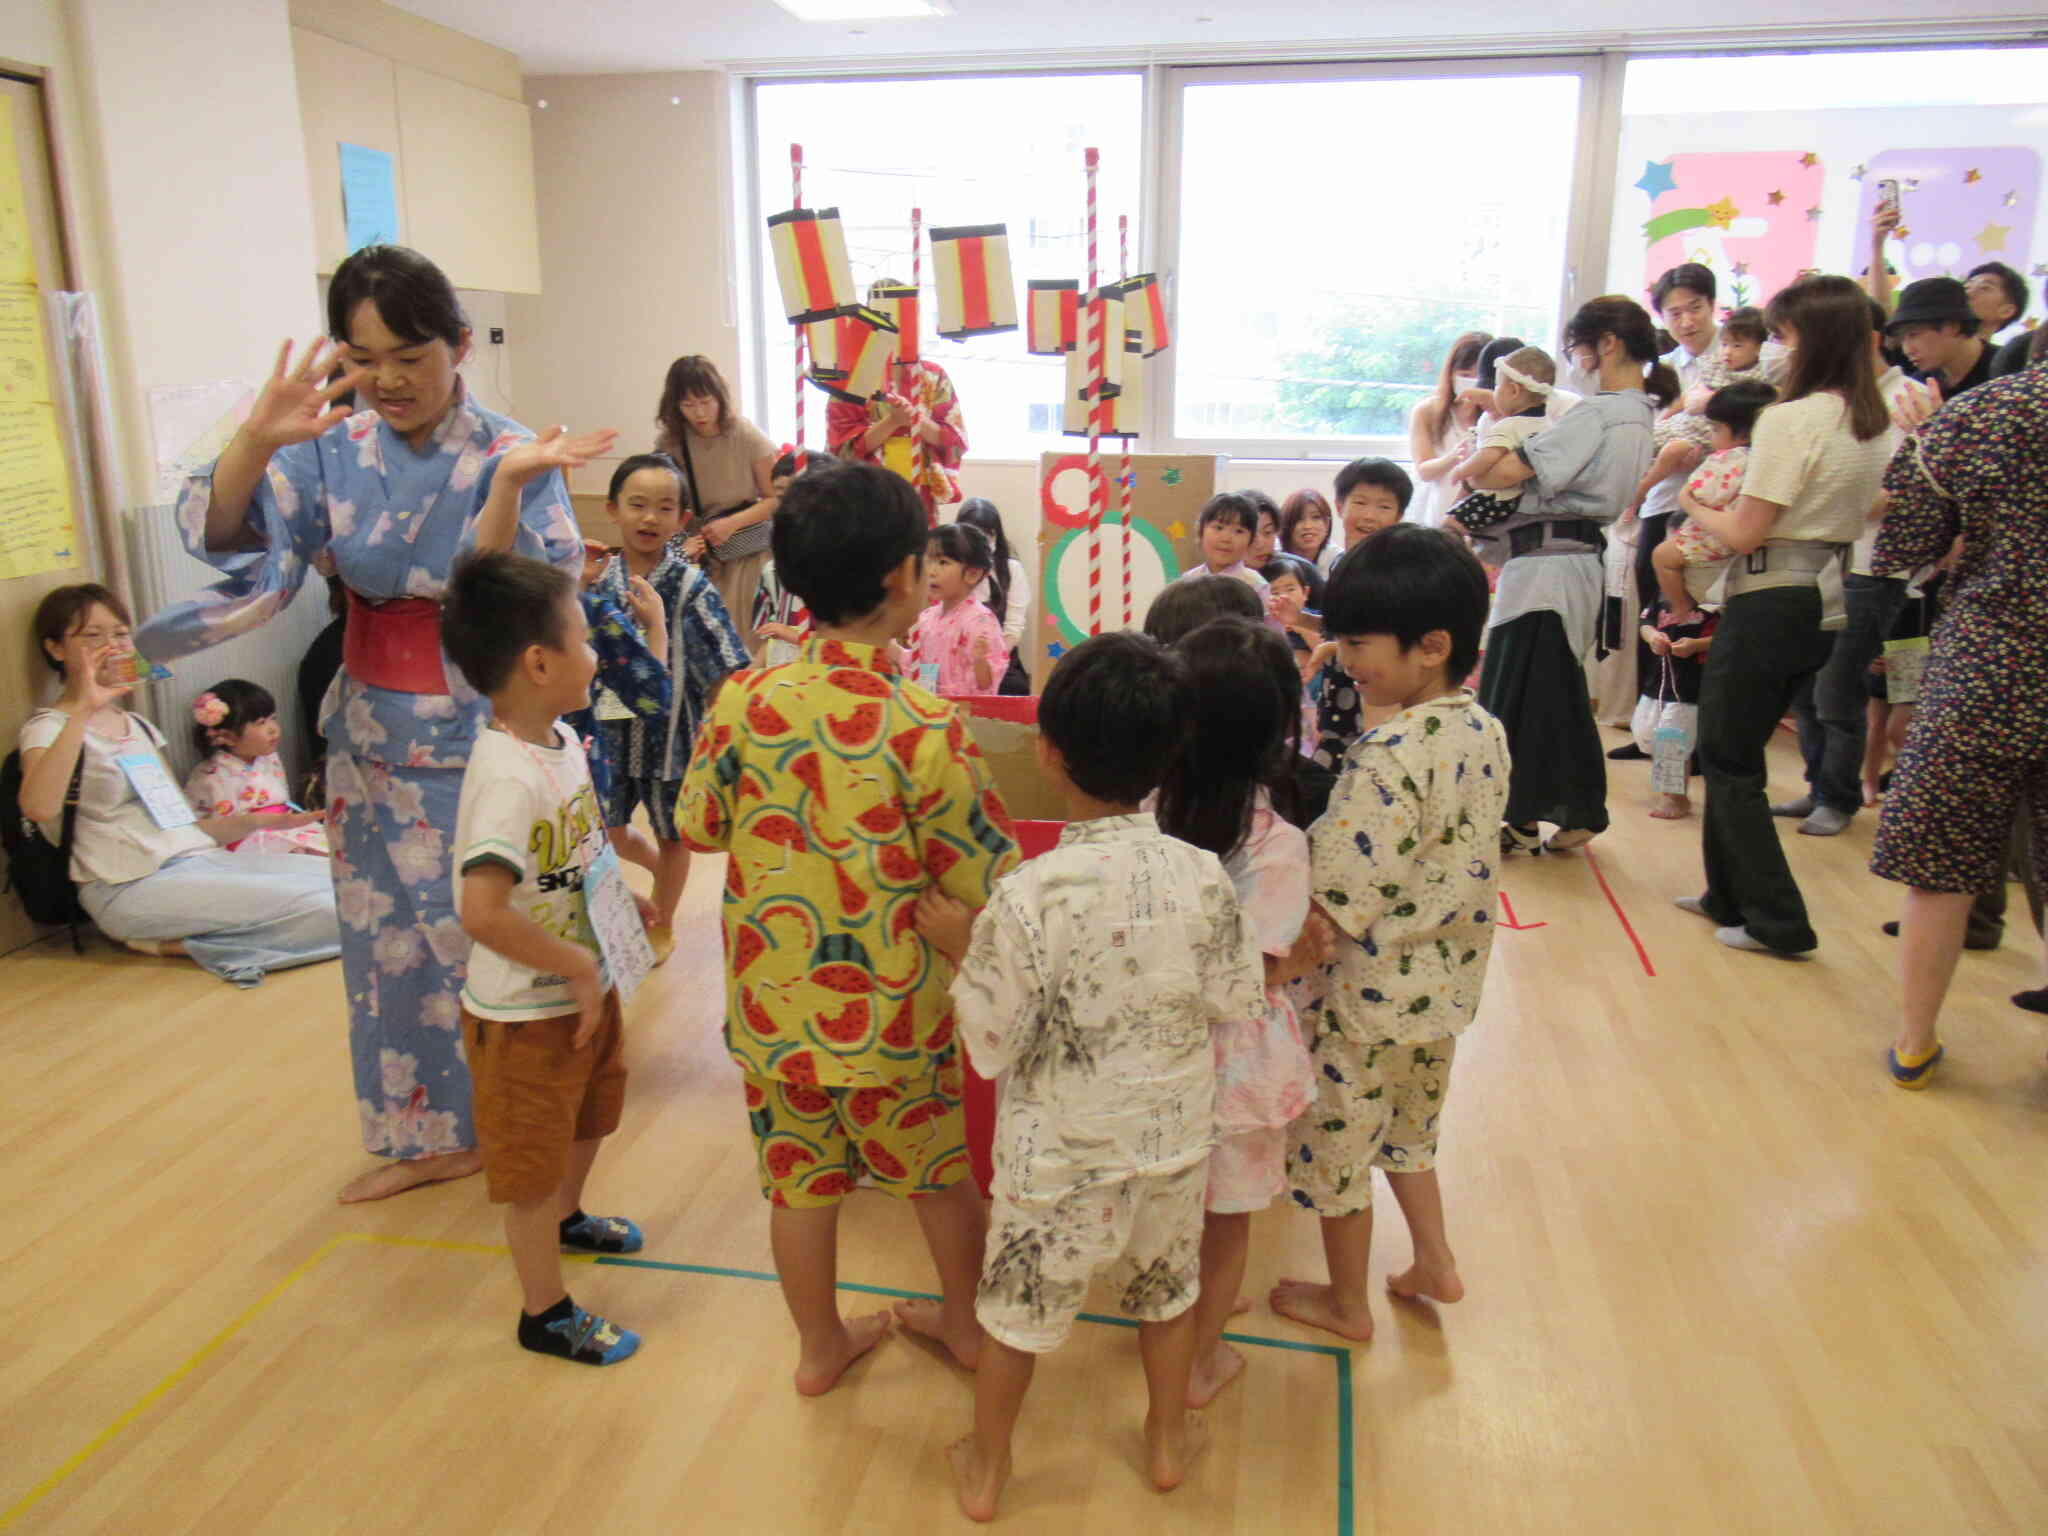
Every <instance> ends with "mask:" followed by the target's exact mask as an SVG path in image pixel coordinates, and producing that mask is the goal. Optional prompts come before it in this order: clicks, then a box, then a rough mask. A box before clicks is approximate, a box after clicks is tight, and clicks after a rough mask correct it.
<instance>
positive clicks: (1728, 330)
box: [1721, 304, 1771, 346]
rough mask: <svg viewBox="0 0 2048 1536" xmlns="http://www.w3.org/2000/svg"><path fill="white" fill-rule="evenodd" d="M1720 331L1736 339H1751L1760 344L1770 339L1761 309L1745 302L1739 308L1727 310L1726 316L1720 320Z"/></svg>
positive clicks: (1769, 331)
mask: <svg viewBox="0 0 2048 1536" xmlns="http://www.w3.org/2000/svg"><path fill="white" fill-rule="evenodd" d="M1721 332H1722V334H1723V335H1725V336H1733V337H1734V338H1735V339H1736V340H1737V341H1753V342H1755V343H1756V344H1757V345H1758V346H1762V345H1763V344H1764V343H1765V342H1766V341H1768V340H1769V339H1770V335H1771V328H1770V327H1769V326H1768V325H1765V324H1764V312H1763V311H1762V310H1760V309H1758V308H1757V307H1756V306H1755V305H1754V304H1745V305H1743V306H1742V308H1740V309H1731V310H1729V311H1728V318H1727V319H1726V320H1723V321H1722V322H1721Z"/></svg>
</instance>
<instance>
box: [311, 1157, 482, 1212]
mask: <svg viewBox="0 0 2048 1536" xmlns="http://www.w3.org/2000/svg"><path fill="white" fill-rule="evenodd" d="M483 1166H484V1160H483V1155H482V1154H481V1153H479V1152H476V1151H474V1150H471V1151H467V1152H443V1153H442V1154H441V1155H440V1156H438V1157H414V1158H406V1159H402V1160H401V1159H396V1158H394V1159H393V1160H392V1161H390V1162H388V1163H386V1164H384V1166H383V1167H381V1168H373V1169H371V1170H370V1171H369V1172H368V1173H366V1174H363V1175H362V1176H360V1177H359V1178H354V1179H351V1180H349V1181H348V1183H346V1184H344V1185H343V1186H342V1189H341V1193H340V1194H339V1195H337V1196H335V1198H336V1199H337V1200H339V1201H340V1202H341V1203H342V1204H343V1205H356V1204H359V1203H360V1202H362V1201H365V1200H388V1199H390V1198H391V1197H392V1196H393V1195H402V1194H404V1193H405V1192H406V1191H407V1190H408V1189H418V1188H419V1187H420V1186H421V1185H422V1184H439V1183H441V1182H443V1181H444V1180H447V1179H466V1178H468V1177H469V1176H470V1175H471V1174H472V1173H480V1172H482V1171H483Z"/></svg>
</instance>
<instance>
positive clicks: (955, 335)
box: [931, 224, 1017, 341]
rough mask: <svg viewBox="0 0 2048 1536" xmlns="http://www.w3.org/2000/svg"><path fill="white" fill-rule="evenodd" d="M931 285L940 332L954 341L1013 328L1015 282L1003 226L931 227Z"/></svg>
mask: <svg viewBox="0 0 2048 1536" xmlns="http://www.w3.org/2000/svg"><path fill="white" fill-rule="evenodd" d="M931 238H932V286H933V287H934V288H935V289H936V290H937V291H938V296H939V323H938V327H937V329H938V333H939V334H940V335H941V336H944V337H946V338H947V339H949V340H952V341H958V340H960V339H961V338H962V337H966V336H989V335H993V334H994V333H996V332H998V331H1014V330H1015V329H1017V284H1016V280H1015V279H1014V278H1013V277H1012V276H1011V275H1010V227H1009V226H1008V225H1007V224H958V225H952V226H950V227H948V228H945V229H939V228H936V227H935V228H934V229H933V230H932V232H931Z"/></svg>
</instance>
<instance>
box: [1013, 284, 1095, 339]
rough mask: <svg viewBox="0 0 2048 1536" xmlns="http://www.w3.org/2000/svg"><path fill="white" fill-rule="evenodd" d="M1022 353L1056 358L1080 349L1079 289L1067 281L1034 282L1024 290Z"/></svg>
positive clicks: (1077, 285)
mask: <svg viewBox="0 0 2048 1536" xmlns="http://www.w3.org/2000/svg"><path fill="white" fill-rule="evenodd" d="M1025 302H1026V305H1027V308H1028V313H1027V316H1026V330H1025V338H1024V350H1025V351H1026V352H1029V353H1031V354H1033V355H1034V356H1037V357H1058V356H1059V355H1060V354H1062V353H1064V352H1071V351H1073V350H1074V348H1075V347H1076V346H1078V345H1080V336H1081V285H1080V283H1079V282H1078V281H1076V280H1075V279H1073V278H1071V277H1054V278H1034V279H1033V280H1032V281H1031V283H1030V284H1029V286H1028V291H1027V293H1026V298H1025Z"/></svg>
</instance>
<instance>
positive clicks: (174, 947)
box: [19, 585, 341, 986]
mask: <svg viewBox="0 0 2048 1536" xmlns="http://www.w3.org/2000/svg"><path fill="white" fill-rule="evenodd" d="M129 629H130V624H129V617H128V610H127V608H126V607H125V606H124V605H123V604H122V602H121V600H120V599H119V598H118V597H116V596H115V595H114V594H113V593H112V592H110V591H108V590H107V589H106V588H105V587H102V586H97V585H81V586H73V587H59V588H58V589H57V590H55V591H54V592H51V593H49V594H48V595H47V596H45V597H44V598H43V600H42V602H41V603H40V604H39V605H38V606H37V608H36V616H35V636H36V649H37V652H38V654H39V655H41V657H42V658H43V660H44V662H45V663H46V664H47V665H49V666H50V667H51V668H52V669H53V670H54V671H55V672H56V673H57V674H58V675H59V676H60V677H61V678H62V679H63V691H62V693H61V694H59V696H58V698H57V701H56V703H55V704H53V705H52V706H51V707H50V708H48V709H41V710H38V711H36V713H34V714H33V715H31V716H29V718H28V720H27V722H26V723H25V724H24V725H23V726H22V728H21V735H20V742H19V744H20V747H21V767H22V780H21V813H22V815H23V816H24V817H26V818H27V819H28V820H30V821H33V822H35V823H36V825H37V827H38V829H39V830H40V831H41V832H42V835H43V836H44V838H45V839H47V840H48V841H49V842H51V843H53V844H55V843H58V842H59V841H60V840H61V838H62V836H63V824H64V807H65V801H66V799H67V798H68V796H69V793H70V789H71V784H72V782H73V779H74V777H75V778H76V780H77V783H78V809H77V811H76V813H75V817H74V820H73V824H72V829H71V878H72V880H73V881H74V882H75V883H76V884H77V886H78V903H79V905H80V906H82V907H83V908H85V911H86V913H87V915H88V916H90V917H91V918H92V920H93V922H94V924H95V925H96V926H97V927H98V928H99V929H100V931H101V932H103V933H105V934H106V935H107V937H109V938H111V939H114V940H116V941H118V942H120V943H122V944H125V945H127V946H128V947H129V948H130V949H134V950H138V951H140V952H142V953H143V954H150V955H184V956H189V957H190V958H191V959H193V960H195V961H197V962H198V963H199V964H200V965H202V966H204V967H205V968H206V969H207V970H209V971H211V972H212V973H213V974H214V975H216V976H218V977H220V978H221V979H222V980H224V981H232V982H235V983H236V984H238V985H241V986H253V985H255V984H256V983H257V982H259V981H261V980H262V979H263V977H264V975H265V973H266V972H269V971H275V970H283V969H284V968H286V967H288V966H294V965H308V964H311V963H312V962H313V961H316V960H332V959H334V958H335V957H336V956H337V955H339V954H340V953H341V932H340V928H339V926H338V924H337V922H336V918H335V907H334V882H333V880H332V879H331V878H330V876H329V874H328V870H327V861H326V860H325V859H307V858H300V857H297V856H295V855H292V854H284V853H273V854H261V853H256V854H233V853H229V852H228V851H227V848H226V846H225V845H226V844H228V843H232V842H236V841H238V840H239V839H241V838H243V837H246V836H248V835H249V834H250V833H251V832H254V831H257V830H259V829H263V828H268V829H270V830H272V831H277V830H281V829H289V828H291V827H295V826H303V825H306V824H308V823H310V822H313V821H317V820H319V819H320V813H319V812H317V811H302V812H298V813H295V814H292V815H286V816H276V815H263V816H259V815H255V814H253V813H252V814H243V815H233V816H215V817H209V818H208V819H206V820H203V821H200V820H195V819H194V817H193V814H192V809H191V807H190V806H189V805H187V804H186V803H185V798H184V796H183V794H181V793H180V792H179V790H178V785H177V781H176V780H175V779H174V778H172V777H171V773H170V769H169V766H168V765H167V764H166V763H165V761H164V757H163V750H162V749H163V744H164V738H163V736H162V734H161V733H160V732H159V731H158V730H157V728H156V727H155V726H153V725H151V724H150V723H149V722H148V721H147V720H145V719H143V718H142V716H140V715H137V714H131V713H130V712H129V711H127V710H124V709H122V708H121V707H120V700H121V697H122V695H123V694H125V693H127V692H128V691H129V690H130V688H132V687H133V686H134V685H133V684H132V683H131V682H129V681H128V680H127V677H126V673H127V669H128V668H129V667H130V666H131V664H132V663H133V662H134V660H135V652H134V646H133V644H132V642H131V638H130V634H129Z"/></svg>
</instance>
